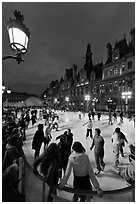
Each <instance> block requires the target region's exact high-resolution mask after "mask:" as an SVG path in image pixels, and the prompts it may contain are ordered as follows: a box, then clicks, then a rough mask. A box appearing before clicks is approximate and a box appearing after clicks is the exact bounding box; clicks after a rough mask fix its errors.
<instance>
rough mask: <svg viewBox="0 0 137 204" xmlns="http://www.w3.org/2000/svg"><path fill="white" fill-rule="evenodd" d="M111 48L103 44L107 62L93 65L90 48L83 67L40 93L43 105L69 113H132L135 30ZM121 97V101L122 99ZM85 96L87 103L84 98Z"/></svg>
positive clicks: (76, 68) (70, 69) (75, 66)
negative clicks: (129, 37)
mask: <svg viewBox="0 0 137 204" xmlns="http://www.w3.org/2000/svg"><path fill="white" fill-rule="evenodd" d="M130 35H131V39H130V42H129V43H128V42H127V40H126V38H125V36H124V37H123V39H121V40H120V41H117V42H116V43H115V45H114V46H112V45H111V44H110V43H108V44H107V46H106V48H107V60H106V62H105V63H103V62H100V63H98V64H93V62H92V52H91V47H90V44H88V45H87V50H86V54H85V64H84V66H83V68H81V69H78V67H77V65H73V66H72V67H71V68H69V69H66V70H65V75H64V77H61V79H60V81H58V80H56V81H52V82H51V83H50V85H49V86H48V87H47V88H46V90H45V91H44V93H43V95H42V97H44V96H46V103H47V104H48V105H50V106H52V107H67V108H69V109H70V110H78V109H80V110H83V111H88V110H89V109H90V110H91V109H94V110H108V109H109V108H111V109H113V110H115V109H116V110H123V111H128V110H133V111H134V110H135V28H133V29H131V31H130ZM123 94H125V97H124V98H123V97H122V95H123ZM86 96H89V99H87V98H86Z"/></svg>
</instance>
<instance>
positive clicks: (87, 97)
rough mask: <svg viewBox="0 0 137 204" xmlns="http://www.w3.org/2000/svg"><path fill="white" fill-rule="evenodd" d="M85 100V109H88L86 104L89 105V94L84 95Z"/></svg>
mask: <svg viewBox="0 0 137 204" xmlns="http://www.w3.org/2000/svg"><path fill="white" fill-rule="evenodd" d="M85 101H86V103H87V111H88V106H89V101H90V95H88V94H87V95H85Z"/></svg>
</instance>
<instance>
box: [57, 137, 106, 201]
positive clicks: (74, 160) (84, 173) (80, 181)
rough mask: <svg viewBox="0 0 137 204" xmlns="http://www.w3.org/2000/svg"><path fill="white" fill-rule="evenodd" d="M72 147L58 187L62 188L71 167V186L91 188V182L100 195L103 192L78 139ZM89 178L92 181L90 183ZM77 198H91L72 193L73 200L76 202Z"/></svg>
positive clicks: (83, 199) (80, 188)
mask: <svg viewBox="0 0 137 204" xmlns="http://www.w3.org/2000/svg"><path fill="white" fill-rule="evenodd" d="M72 149H73V152H72V154H71V155H70V157H69V161H68V165H67V169H66V173H65V175H64V177H63V179H62V180H61V182H60V184H59V186H58V188H59V189H60V190H62V189H63V187H64V186H65V184H66V183H67V181H68V179H69V177H70V174H71V171H72V169H73V174H74V181H73V187H74V188H75V189H79V190H92V184H93V185H94V187H95V189H96V190H97V193H98V195H99V196H102V195H103V192H102V190H101V189H100V185H99V183H98V181H97V179H96V177H95V174H94V172H93V169H92V166H91V163H90V160H89V157H88V155H87V154H86V153H85V148H84V147H83V145H82V144H81V143H80V142H79V141H76V142H74V144H73V146H72ZM90 180H91V181H92V184H91V182H90ZM79 198H80V201H81V202H85V200H87V201H90V199H91V198H90V197H88V198H87V197H86V196H85V195H78V194H74V196H73V201H74V202H76V201H78V199H79Z"/></svg>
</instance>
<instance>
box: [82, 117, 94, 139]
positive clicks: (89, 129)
mask: <svg viewBox="0 0 137 204" xmlns="http://www.w3.org/2000/svg"><path fill="white" fill-rule="evenodd" d="M84 125H87V133H86V139H87V138H88V136H89V135H90V137H91V139H92V127H93V122H92V120H91V119H89V121H88V122H86V123H84V124H83V126H84Z"/></svg>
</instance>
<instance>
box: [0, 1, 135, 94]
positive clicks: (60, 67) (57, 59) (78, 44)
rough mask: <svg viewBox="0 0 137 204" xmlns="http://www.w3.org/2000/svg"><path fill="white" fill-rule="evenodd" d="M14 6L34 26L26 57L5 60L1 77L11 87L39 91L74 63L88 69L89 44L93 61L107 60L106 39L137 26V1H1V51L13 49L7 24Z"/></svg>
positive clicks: (112, 41)
mask: <svg viewBox="0 0 137 204" xmlns="http://www.w3.org/2000/svg"><path fill="white" fill-rule="evenodd" d="M14 10H19V11H20V12H21V13H22V14H23V15H24V24H25V25H26V26H27V27H28V28H29V31H30V40H29V45H28V51H27V53H26V54H25V55H24V56H23V58H24V60H25V61H24V62H21V64H19V65H18V64H17V62H16V61H15V60H13V59H9V60H6V61H4V62H3V64H2V82H4V83H5V85H7V86H9V87H10V89H11V90H12V91H19V92H27V93H33V94H37V95H38V96H40V95H41V94H42V92H43V91H44V90H45V89H46V86H47V85H48V84H49V83H50V82H51V81H52V80H56V79H57V80H60V78H61V76H64V74H65V69H68V68H71V67H72V65H73V64H76V65H77V66H78V69H80V68H83V65H84V59H83V56H84V55H85V52H86V47H87V44H88V43H90V44H91V50H92V53H93V55H92V56H93V58H92V59H93V64H96V63H98V62H100V61H101V60H103V61H104V62H105V60H106V51H107V50H106V44H107V43H108V42H110V43H111V44H112V46H114V44H115V42H116V41H118V40H121V39H122V38H123V36H124V34H125V35H126V38H127V40H128V41H129V40H130V29H132V28H133V27H135V3H134V2H130V3H129V2H121V3H120V2H106V3H104V2H86V3H85V2H18V3H17V2H6V3H5V2H4V3H2V56H6V55H9V54H14V52H13V51H12V50H11V48H10V46H9V39H8V33H7V29H6V23H7V20H8V19H9V17H12V18H13V17H14V16H13V12H14Z"/></svg>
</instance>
